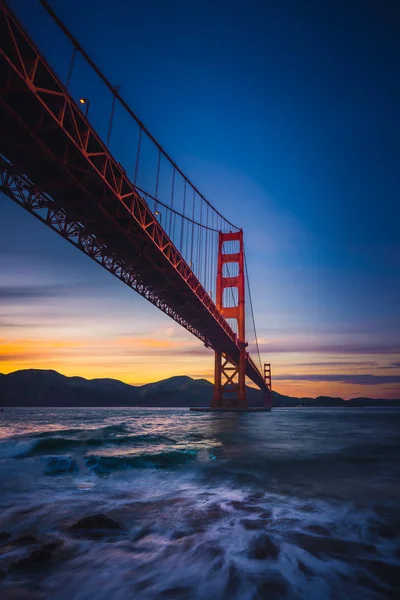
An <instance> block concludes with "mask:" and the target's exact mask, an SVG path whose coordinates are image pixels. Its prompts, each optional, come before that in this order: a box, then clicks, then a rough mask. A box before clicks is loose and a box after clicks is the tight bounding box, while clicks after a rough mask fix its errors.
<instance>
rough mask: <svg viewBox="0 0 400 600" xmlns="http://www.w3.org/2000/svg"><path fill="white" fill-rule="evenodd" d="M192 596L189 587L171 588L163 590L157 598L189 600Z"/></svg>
mask: <svg viewBox="0 0 400 600" xmlns="http://www.w3.org/2000/svg"><path fill="white" fill-rule="evenodd" d="M192 596H193V590H192V588H189V587H173V588H172V587H171V588H167V589H165V590H163V591H162V592H161V593H160V594H159V598H163V600H175V598H185V599H189V598H191V597H192Z"/></svg>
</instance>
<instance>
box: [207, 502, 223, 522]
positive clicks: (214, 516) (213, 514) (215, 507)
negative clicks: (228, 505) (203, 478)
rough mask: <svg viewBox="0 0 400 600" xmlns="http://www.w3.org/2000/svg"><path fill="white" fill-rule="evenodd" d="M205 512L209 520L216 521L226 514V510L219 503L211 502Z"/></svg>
mask: <svg viewBox="0 0 400 600" xmlns="http://www.w3.org/2000/svg"><path fill="white" fill-rule="evenodd" d="M205 514H206V519H207V520H210V521H216V520H218V519H222V517H224V516H225V515H226V511H225V510H224V509H223V508H221V506H220V505H219V504H211V505H210V506H208V507H207V508H206V511H205Z"/></svg>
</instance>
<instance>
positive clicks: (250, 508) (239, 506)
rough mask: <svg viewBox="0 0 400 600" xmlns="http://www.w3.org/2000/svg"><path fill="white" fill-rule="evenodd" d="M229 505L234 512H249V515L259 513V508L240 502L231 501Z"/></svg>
mask: <svg viewBox="0 0 400 600" xmlns="http://www.w3.org/2000/svg"><path fill="white" fill-rule="evenodd" d="M230 505H231V506H232V508H234V509H235V510H243V511H245V512H250V513H254V512H257V513H259V512H260V510H261V507H260V506H253V505H252V504H247V503H246V502H241V501H240V500H232V501H231V502H230Z"/></svg>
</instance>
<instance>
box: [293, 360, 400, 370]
mask: <svg viewBox="0 0 400 600" xmlns="http://www.w3.org/2000/svg"><path fill="white" fill-rule="evenodd" d="M310 364H312V366H313V367H337V366H341V367H347V366H349V367H376V366H377V364H378V363H376V362H372V361H361V362H352V361H348V362H346V361H333V360H331V361H326V362H314V361H312V363H310V362H306V363H292V364H290V365H286V366H289V367H309V366H310ZM399 364H400V363H399ZM381 368H389V367H381Z"/></svg>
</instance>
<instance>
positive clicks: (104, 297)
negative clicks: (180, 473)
mask: <svg viewBox="0 0 400 600" xmlns="http://www.w3.org/2000/svg"><path fill="white" fill-rule="evenodd" d="M10 4H11V6H13V7H15V10H16V12H17V14H18V15H20V16H21V17H22V20H23V22H24V23H25V25H26V26H27V27H28V29H29V31H30V32H31V33H32V34H34V37H35V39H36V40H37V42H38V44H39V46H40V47H41V48H42V49H43V51H44V52H45V54H46V56H48V57H49V58H52V60H53V64H54V65H55V66H56V68H58V69H59V70H60V73H61V72H62V71H63V70H64V73H61V74H63V75H64V74H65V72H66V69H67V68H68V60H69V56H70V54H69V49H68V48H69V47H68V45H66V44H65V43H64V42H63V41H62V40H61V38H60V34H59V33H58V32H57V30H56V29H55V28H54V26H53V25H51V23H50V21H49V20H48V18H47V17H46V16H45V15H44V13H43V11H42V9H41V8H40V6H39V4H38V3H37V2H36V1H34V2H31V3H27V2H26V1H24V0H13V1H12V2H10ZM28 4H29V5H28ZM51 4H52V6H54V8H55V9H56V11H57V12H58V14H59V15H60V16H61V18H62V19H63V20H64V21H65V23H66V24H67V26H68V27H69V28H70V29H71V30H72V32H73V33H74V34H75V35H76V37H77V38H78V39H79V40H80V41H81V43H82V44H83V46H84V47H85V49H86V50H87V51H88V52H89V54H90V55H91V56H93V58H94V59H95V61H96V62H97V63H98V65H99V66H100V67H101V68H102V69H103V71H104V72H105V74H106V75H107V76H108V77H109V78H110V79H112V81H113V83H114V84H115V85H117V84H119V85H121V86H122V87H121V93H122V96H123V97H124V98H125V99H126V100H127V101H128V102H129V103H130V104H131V106H132V107H133V108H134V110H135V111H136V112H137V114H138V115H139V117H140V118H141V119H142V120H143V121H144V122H145V123H146V125H147V127H148V128H149V129H150V130H151V131H152V133H153V134H154V135H155V137H156V138H157V139H159V141H160V142H161V143H162V144H163V145H164V147H165V148H166V149H167V151H168V152H169V153H170V154H171V155H172V156H173V158H174V159H175V160H176V161H177V162H178V164H179V165H181V166H182V168H183V170H184V171H185V172H186V173H188V174H189V176H190V178H191V179H192V180H193V181H194V183H195V184H196V185H197V186H198V187H199V189H201V190H202V192H203V193H204V194H205V195H206V196H207V197H208V198H209V199H210V201H211V202H213V204H215V205H216V207H217V208H218V209H219V210H221V212H222V213H223V214H225V215H226V216H227V217H228V218H230V219H231V220H232V221H233V222H234V223H236V224H239V225H240V226H242V227H243V229H244V232H245V241H246V247H247V257H248V263H249V270H250V276H251V281H252V294H253V300H254V305H255V312H256V321H257V327H258V331H259V336H260V341H261V346H262V348H263V350H264V351H265V353H264V358H265V359H268V360H272V362H273V363H274V365H275V373H276V375H277V380H276V381H277V382H276V389H277V390H278V391H284V392H287V393H299V394H304V395H316V394H320V393H321V394H322V393H332V394H333V393H335V394H339V395H342V396H345V397H351V396H356V395H369V396H378V395H380V396H382V397H385V396H389V397H390V396H392V397H394V396H396V397H399V396H400V391H399V387H400V369H399V368H398V362H399V354H400V311H399V308H398V307H399V304H400V239H399V238H400V236H399V217H400V208H399V204H398V190H399V189H400V169H399V164H400V160H399V159H400V142H399V137H398V131H399V125H400V116H399V114H400V113H399V106H400V102H399V100H400V83H399V78H398V73H399V67H400V64H399V63H400V42H399V37H398V30H399V26H400V8H399V7H398V6H396V3H394V2H393V3H391V2H388V3H384V4H382V3H377V2H372V1H368V0H367V1H354V2H351V3H349V2H344V1H341V0H335V1H333V0H332V1H327V2H319V1H316V0H314V1H308V2H296V1H295V0H290V1H289V0H287V1H282V0H280V1H278V0H272V1H270V2H259V1H250V2H249V1H247V2H244V1H240V2H226V1H225V0H220V1H218V2H209V1H207V0H206V1H202V2H196V1H194V2H190V3H187V2H183V1H180V0H176V1H172V2H168V3H166V2H162V1H161V0H154V1H152V2H148V3H136V2H135V3H128V2H124V1H123V0H115V1H114V2H113V3H112V5H111V4H110V3H109V2H105V1H104V2H103V1H101V0H96V1H95V0H87V1H86V2H84V3H82V2H77V1H76V0H69V2H68V3H66V2H64V1H62V0H52V2H51ZM91 85H93V87H90V86H91ZM73 92H74V93H75V94H78V95H84V96H90V98H91V106H90V111H91V116H92V118H93V122H95V120H96V119H97V122H98V123H99V128H100V129H101V126H102V121H104V119H103V120H102V115H103V114H104V110H106V109H107V106H108V105H107V102H109V98H108V97H105V95H104V94H103V92H102V91H101V89H100V88H99V89H97V88H96V87H95V84H92V83H91V82H90V81H89V79H86V78H85V77H84V75H83V71H82V72H79V70H78V74H77V76H76V77H75V79H74V80H73ZM104 107H105V108H104ZM107 110H109V109H107ZM103 127H104V123H103ZM102 134H103V135H104V132H102ZM133 146H134V141H133V139H131V138H130V137H129V135H127V130H125V129H124V127H123V120H122V116H121V115H118V114H116V122H115V129H114V131H113V137H112V142H111V147H112V150H113V152H115V153H116V155H119V156H120V157H121V162H123V161H125V163H123V164H129V163H130V161H131V155H132V156H133V154H132V152H133V150H132V149H133ZM0 235H1V242H0V252H1V264H2V265H3V267H2V272H0V277H1V280H2V288H8V289H9V292H10V293H9V294H8V295H7V294H6V293H5V294H4V298H2V303H1V310H2V313H0V320H1V322H2V323H3V325H4V327H3V329H2V336H1V337H2V338H3V341H4V344H7V348H9V347H10V345H11V346H12V344H14V345H15V343H16V341H17V340H18V339H20V340H25V341H24V342H23V344H25V345H29V343H32V344H34V341H35V340H36V339H37V337H38V336H39V337H41V338H46V335H47V338H46V339H47V341H48V342H49V344H50V342H51V341H52V340H53V341H54V340H55V339H58V340H65V339H67V338H68V339H70V338H71V339H72V337H73V338H74V339H78V338H79V336H81V338H82V339H86V338H92V337H93V335H95V332H96V331H97V332H99V331H101V339H102V344H103V345H104V356H103V355H102V361H103V359H104V361H105V362H106V361H107V343H108V342H107V340H109V342H110V344H111V340H115V339H118V340H121V338H122V337H123V330H124V326H125V330H127V331H128V333H127V334H126V336H127V337H129V339H135V337H136V338H137V339H140V340H142V341H143V340H144V339H147V338H149V339H151V340H154V344H155V341H156V340H158V342H159V344H160V348H161V349H162V348H163V344H164V343H165V342H166V341H167V342H168V340H169V341H171V340H172V339H173V340H174V344H175V341H176V346H177V347H176V349H177V356H179V348H180V349H181V358H182V357H184V360H185V365H184V369H183V370H184V371H185V374H188V375H192V376H206V377H211V376H212V356H210V355H209V354H207V353H205V351H204V350H203V349H202V348H198V346H196V344H197V342H196V340H194V339H193V340H192V339H190V337H189V336H188V335H187V334H186V332H183V331H179V330H177V327H176V325H175V324H174V323H173V322H172V321H169V320H168V319H167V318H166V317H165V316H164V315H162V314H161V313H157V311H156V309H155V308H153V307H152V306H150V305H146V304H145V302H144V301H143V300H142V299H140V298H139V297H137V296H135V295H134V294H133V293H132V292H130V291H129V290H128V289H124V286H122V285H121V284H120V283H119V282H118V281H116V280H114V279H113V278H112V277H111V276H110V275H108V274H107V273H106V272H102V271H101V269H99V267H97V266H95V265H94V264H93V263H92V262H91V261H90V260H89V259H87V258H86V257H85V256H83V255H80V254H79V253H78V252H77V251H76V250H75V249H73V248H70V247H69V246H68V245H67V244H66V243H65V242H64V241H63V240H61V239H57V236H56V235H55V234H53V233H52V232H50V231H46V230H45V228H44V226H43V225H41V224H40V223H38V222H36V221H35V220H34V219H33V218H32V217H30V216H29V215H25V214H24V212H23V211H22V209H20V208H19V207H17V206H14V205H13V204H12V203H11V201H9V200H7V199H4V198H2V199H1V201H0ZM28 255H29V260H28V261H27V256H28ZM62 286H67V287H68V292H67V293H66V292H65V293H61V292H60V290H61V288H62ZM24 287H30V290H28V291H27V292H26V296H24V295H23V294H22V292H21V290H22V288H24ZM11 288H12V289H13V290H14V292H16V291H17V288H18V290H19V291H20V293H19V296H18V294H17V296H16V297H15V298H13V300H10V298H11V296H12V294H11V292H12V289H11ZM32 288H35V289H40V288H41V289H42V290H44V292H46V291H47V293H43V294H42V295H41V298H40V299H39V298H38V295H37V294H36V296H35V293H34V292H33V289H32ZM74 290H75V292H74ZM29 294H33V298H32V299H30V300H29V302H28V301H27V298H28V297H29ZM7 298H8V300H7ZM79 298H80V300H79V301H78V300H77V299H79ZM82 298H84V299H85V301H84V302H82ZM11 303H12V306H11ZM75 303H77V305H75ZM93 304H94V305H96V306H97V309H96V311H94V313H93V309H90V308H89V307H91V306H92V307H93ZM43 306H46V309H45V310H44V312H43V311H42V312H41V307H43ZM78 306H79V308H78ZM110 306H112V311H111V310H110V309H108V310H107V307H110ZM18 307H20V310H19V309H18ZM13 311H14V313H15V314H16V315H17V316H15V314H14V313H13ZM29 311H31V312H29ZM51 311H54V313H57V314H62V315H63V319H62V320H61V321H62V323H61V321H59V322H58V325H57V327H56V325H55V324H54V323H53V324H52V325H50V324H49V323H48V321H46V319H47V318H48V317H47V316H48V314H49V312H51ZM103 311H104V312H103ZM110 312H112V313H113V316H112V318H111V316H110ZM133 313H134V314H133ZM10 314H11V315H12V314H14V317H15V318H16V319H17V321H18V324H19V326H18V327H15V326H14V327H11V326H7V327H6V324H7V323H9V322H10V319H11V317H10ZM35 315H36V316H35ZM116 315H119V317H117V316H116ZM15 318H14V321H15ZM24 319H25V321H24ZM77 320H78V321H79V323H81V325H80V326H79V327H77V326H76V323H77ZM146 320H147V321H146ZM32 321H34V322H35V323H36V326H35V327H31V328H30V327H29V323H31V325H32ZM82 322H83V324H82ZM24 323H26V324H25V325H24ZM127 323H128V325H127ZM144 323H145V324H146V323H147V325H146V327H145V329H146V331H147V333H146V331H145V332H143V333H141V327H142V326H143V324H144ZM40 324H42V326H41V327H40ZM74 324H75V325H74ZM21 329H22V330H23V332H21ZM17 330H18V332H17V333H16V331H17ZM72 331H73V332H74V336H72V335H71V332H72ZM120 332H121V335H120ZM23 344H22V346H23ZM111 345H112V344H111ZM133 345H134V344H133ZM167 345H168V344H167ZM22 346H21V344H20V346H19V347H22ZM5 347H6V346H5ZM50 347H53V346H51V344H50V346H49V348H50ZM102 347H103V346H102ZM110 348H111V347H110ZM110 348H109V353H110V355H111V354H112V352H113V348H114V346H113V348H111V349H110ZM124 348H125V346H124ZM148 348H149V352H148V357H147V362H146V361H144V359H143V357H140V361H138V357H137V356H135V354H134V352H133V350H132V354H131V355H129V351H128V350H127V351H126V355H125V354H124V356H126V366H125V367H124V369H123V370H122V371H121V369H120V370H118V369H116V368H115V365H114V363H113V361H111V367H110V369H109V372H108V375H109V376H116V377H122V378H124V379H125V380H128V381H132V382H139V381H141V382H144V380H143V379H145V380H146V381H147V380H156V379H159V378H161V377H162V376H166V375H167V374H178V373H179V374H182V363H180V361H179V360H178V359H177V360H176V361H174V360H173V359H171V363H170V364H169V366H168V368H164V369H163V371H162V372H158V371H157V367H156V366H154V365H157V364H158V360H157V359H156V360H154V357H156V356H157V355H156V354H154V353H153V354H151V352H152V351H153V352H156V350H155V348H156V344H155V345H154V347H153V346H152V345H151V344H150V346H148ZM196 348H198V356H197V355H196ZM170 349H171V347H170ZM160 353H161V354H160V355H162V351H161V350H160ZM14 354H15V353H14ZM4 356H6V351H4ZM29 356H30V357H29V358H26V357H25V358H24V360H23V361H22V362H21V361H20V362H18V361H15V359H13V361H11V360H9V361H8V362H7V361H4V362H5V365H6V369H10V368H11V365H14V366H15V367H16V368H19V367H20V366H21V365H22V366H28V365H29V364H30V365H31V366H32V367H34V366H40V365H45V364H50V363H51V365H52V367H53V368H56V367H57V366H58V368H59V370H61V371H62V372H68V374H72V371H74V372H75V374H83V375H87V376H89V375H90V374H93V376H95V375H97V374H98V369H97V368H95V365H96V364H101V365H103V362H101V361H100V363H99V361H97V363H96V358H95V357H94V358H93V362H90V364H88V365H83V364H82V360H81V357H79V358H77V359H76V361H75V363H74V361H73V352H72V351H71V353H70V355H68V361H67V363H66V362H65V360H66V359H65V357H63V355H57V353H54V352H53V354H52V355H51V356H50V351H48V353H47V354H46V356H47V357H50V358H43V356H42V355H41V357H40V360H39V358H38V360H39V362H40V365H39V364H33V363H34V361H35V357H34V354H33V355H29ZM113 356H114V355H113ZM43 361H44V362H43ZM46 361H50V363H49V362H46ZM145 362H146V364H145ZM321 363H324V364H321ZM343 363H345V364H343ZM354 363H355V364H354ZM396 364H397V367H396ZM388 367H390V369H388ZM102 368H104V365H103V367H102ZM6 369H4V370H6ZM0 370H1V369H0ZM389 370H390V378H389V379H386V380H385V379H384V377H385V376H386V377H389V373H388V371H389ZM366 374H369V375H372V377H373V378H374V377H375V378H376V377H379V378H380V379H373V378H372V379H368V378H365V375H366ZM324 375H325V380H324V379H323V376H324ZM356 375H358V376H359V379H356V380H355V381H357V382H360V383H352V382H351V381H350V382H349V376H352V377H353V378H354V377H355V376H356ZM289 376H291V377H292V378H291V379H290V378H289ZM301 376H303V379H301ZM284 377H288V378H287V379H284ZM278 378H279V379H278ZM321 378H322V379H321ZM382 378H383V379H382ZM396 378H397V379H396ZM371 381H372V383H371Z"/></svg>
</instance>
